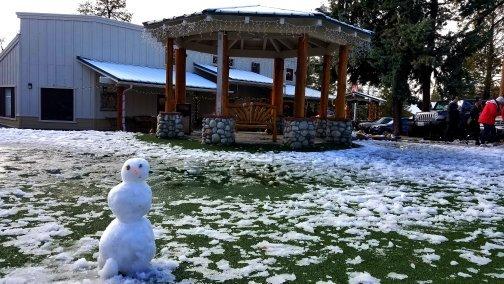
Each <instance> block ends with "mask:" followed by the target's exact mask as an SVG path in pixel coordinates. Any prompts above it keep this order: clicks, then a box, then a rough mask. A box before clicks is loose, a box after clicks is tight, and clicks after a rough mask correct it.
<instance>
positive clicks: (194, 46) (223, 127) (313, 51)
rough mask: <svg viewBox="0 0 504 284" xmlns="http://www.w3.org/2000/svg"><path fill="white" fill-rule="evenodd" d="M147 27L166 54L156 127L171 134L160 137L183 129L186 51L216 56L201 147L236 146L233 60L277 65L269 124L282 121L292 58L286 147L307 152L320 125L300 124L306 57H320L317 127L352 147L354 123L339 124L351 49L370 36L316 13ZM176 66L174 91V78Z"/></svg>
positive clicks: (195, 19)
mask: <svg viewBox="0 0 504 284" xmlns="http://www.w3.org/2000/svg"><path fill="white" fill-rule="evenodd" d="M144 27H145V29H146V30H147V31H148V32H149V33H150V34H151V35H152V36H154V37H155V38H156V39H157V40H158V41H159V42H162V43H163V44H164V46H165V52H166V90H165V95H166V105H165V113H162V114H160V117H158V120H160V121H161V122H162V123H161V127H163V124H166V123H167V124H169V127H166V126H164V127H165V129H167V128H170V129H171V128H173V123H174V122H173V121H180V117H178V114H177V113H175V112H174V111H175V110H176V106H177V105H178V104H184V103H185V99H186V96H185V92H186V90H185V82H184V79H185V77H184V76H183V74H185V68H186V67H185V66H186V62H185V58H186V50H194V51H199V52H205V53H211V54H216V55H217V69H218V72H217V93H216V105H215V115H214V116H212V117H208V118H206V119H204V120H203V142H206V143H222V144H228V143H232V142H234V121H233V118H232V117H230V116H229V108H228V93H229V57H230V56H231V57H256V58H271V59H273V60H274V72H273V90H272V97H271V105H272V109H273V111H272V112H273V113H274V114H273V115H274V116H276V115H280V116H281V115H282V102H283V86H284V59H285V58H293V57H297V71H296V73H295V74H296V85H295V96H294V117H292V118H285V125H284V142H285V143H286V144H289V145H291V146H292V147H293V148H301V147H306V146H311V145H313V140H314V137H315V135H314V133H315V128H316V127H317V125H315V124H316V122H315V121H313V120H311V119H307V118H305V113H304V110H305V107H304V104H305V88H306V81H307V69H308V68H307V67H308V66H307V64H308V57H309V56H322V57H323V72H322V88H321V98H320V110H319V119H320V120H321V121H323V123H321V124H320V123H319V124H320V125H322V126H323V127H326V128H328V129H327V132H326V133H328V138H329V140H330V141H332V142H343V143H350V134H351V123H347V122H346V121H344V120H345V93H346V75H347V72H346V70H347V64H348V56H349V52H350V49H351V48H352V47H354V46H363V45H366V43H368V42H369V41H370V38H371V35H372V33H371V32H370V31H367V30H364V29H361V28H358V27H356V26H352V25H349V24H347V23H344V22H341V21H338V20H335V19H332V18H330V17H328V16H326V15H324V14H323V13H319V12H300V11H294V10H286V9H278V8H270V7H264V6H244V7H232V8H218V9H206V10H203V11H202V12H200V13H195V14H191V15H184V16H180V17H175V18H171V19H163V20H160V21H152V22H146V23H144ZM175 45H176V46H177V48H176V49H175V48H174V47H175ZM335 52H339V62H338V84H337V97H336V100H335V103H334V108H335V117H334V118H333V119H328V117H327V107H328V97H329V84H330V82H329V81H330V79H329V77H330V76H329V75H330V66H331V64H332V60H333V54H334V53H335ZM174 61H175V62H174ZM174 63H175V74H176V75H175V78H176V82H175V89H174V88H173V84H174V82H173V75H172V70H173V65H174ZM179 74H180V76H178V75H179ZM332 122H334V123H332ZM331 125H332V126H331ZM348 125H350V126H348ZM158 127H159V123H158ZM319 127H320V126H319ZM349 127H350V129H348V128H349ZM175 128H176V126H175ZM228 130H229V131H228ZM333 130H335V131H333ZM330 133H334V135H330ZM335 135H336V136H341V137H336V136H335ZM343 136H344V137H343ZM340 138H341V139H340ZM331 139H332V140H331Z"/></svg>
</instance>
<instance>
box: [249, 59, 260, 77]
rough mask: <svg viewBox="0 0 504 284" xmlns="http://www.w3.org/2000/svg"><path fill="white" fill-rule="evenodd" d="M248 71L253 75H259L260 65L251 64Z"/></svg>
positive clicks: (256, 63)
mask: <svg viewBox="0 0 504 284" xmlns="http://www.w3.org/2000/svg"><path fill="white" fill-rule="evenodd" d="M250 70H251V71H252V72H254V73H257V74H260V73H261V64H260V63H258V62H252V66H251V67H250Z"/></svg>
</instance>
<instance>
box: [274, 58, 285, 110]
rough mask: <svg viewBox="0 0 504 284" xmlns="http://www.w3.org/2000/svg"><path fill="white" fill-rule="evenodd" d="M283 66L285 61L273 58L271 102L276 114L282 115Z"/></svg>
mask: <svg viewBox="0 0 504 284" xmlns="http://www.w3.org/2000/svg"><path fill="white" fill-rule="evenodd" d="M284 66H285V61H284V59H283V58H275V60H274V66H273V68H274V71H273V91H272V98H271V104H272V105H273V106H274V107H275V108H276V114H277V115H278V116H282V115H283V95H284V93H283V91H284V86H283V85H284Z"/></svg>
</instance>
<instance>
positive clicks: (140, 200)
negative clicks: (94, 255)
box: [98, 158, 156, 279]
mask: <svg viewBox="0 0 504 284" xmlns="http://www.w3.org/2000/svg"><path fill="white" fill-rule="evenodd" d="M149 169H150V167H149V163H148V162H147V161H146V160H145V159H141V158H134V159H129V160H127V161H126V162H125V163H124V165H123V167H122V170H121V177H122V182H121V183H120V184H118V185H116V186H115V187H114V188H112V190H111V191H110V192H109V194H108V205H109V207H110V209H111V210H112V213H114V216H115V217H116V219H114V220H113V221H112V222H111V223H110V224H109V225H108V227H107V229H105V231H104V232H103V235H102V236H101V238H100V244H99V256H98V268H99V269H100V271H99V274H100V276H101V277H102V278H103V279H108V278H110V277H113V276H115V275H117V274H118V273H122V274H125V275H130V276H134V275H135V274H137V273H141V272H146V271H148V270H149V268H150V261H151V260H152V258H153V257H154V254H155V252H156V245H155V242H154V232H153V230H152V225H151V223H150V221H149V220H148V219H147V218H146V217H145V215H147V213H148V212H149V210H150V208H151V205H152V191H151V188H150V187H149V185H148V184H147V183H146V182H145V180H146V179H147V177H148V176H149Z"/></svg>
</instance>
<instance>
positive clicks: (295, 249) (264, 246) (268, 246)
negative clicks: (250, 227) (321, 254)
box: [252, 241, 306, 257]
mask: <svg viewBox="0 0 504 284" xmlns="http://www.w3.org/2000/svg"><path fill="white" fill-rule="evenodd" d="M252 247H253V248H256V249H260V250H262V251H264V253H265V254H266V255H271V256H280V257H288V256H291V255H300V254H302V253H304V252H305V251H306V249H305V248H303V247H300V246H295V245H289V244H283V243H270V242H268V241H262V242H260V243H257V244H255V245H253V246H252Z"/></svg>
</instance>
